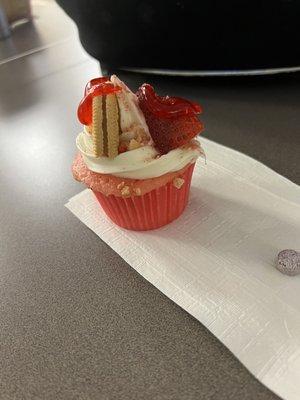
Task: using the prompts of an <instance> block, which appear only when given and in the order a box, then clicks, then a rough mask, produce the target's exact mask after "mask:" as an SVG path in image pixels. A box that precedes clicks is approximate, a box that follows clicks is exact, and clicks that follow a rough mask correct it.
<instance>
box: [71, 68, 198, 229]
mask: <svg viewBox="0 0 300 400" xmlns="http://www.w3.org/2000/svg"><path fill="white" fill-rule="evenodd" d="M200 112H201V108H200V106H199V105H198V104H196V103H194V102H192V101H188V100H185V99H182V98H179V97H169V96H165V97H160V96H158V95H157V94H156V93H155V91H154V89H153V87H152V86H150V85H148V84H143V85H142V86H141V87H140V88H139V89H138V91H137V93H136V94H134V93H132V92H131V91H130V89H129V88H128V87H127V86H126V85H125V84H124V83H123V82H122V81H121V80H119V79H118V78H117V77H116V76H115V75H113V76H112V77H111V78H106V77H102V78H96V79H93V80H91V81H90V82H89V83H88V84H87V86H86V88H85V92H84V97H83V99H82V101H81V103H80V104H79V107H78V118H79V121H80V122H81V123H82V124H83V132H81V133H80V134H79V135H78V136H77V139H76V145H77V148H78V150H79V152H78V154H77V155H76V157H75V160H74V162H73V166H72V172H73V176H74V178H75V179H76V180H78V181H80V182H82V183H84V184H85V185H86V186H87V187H89V188H90V189H91V190H92V191H93V193H94V195H95V196H96V198H97V200H98V201H99V203H100V205H101V207H102V209H103V210H104V211H105V213H106V214H107V215H108V217H109V218H110V219H111V220H112V221H113V222H114V223H115V224H117V225H119V226H121V227H122V228H126V229H131V230H141V231H142V230H150V229H156V228H159V227H161V226H163V225H166V224H168V223H170V222H171V221H173V220H175V219H176V218H178V217H179V216H180V215H181V213H182V212H183V211H184V209H185V207H186V205H187V202H188V198H189V192H190V184H191V178H192V174H193V169H194V165H195V162H196V160H197V158H198V157H199V156H200V155H203V151H202V149H201V146H200V144H199V142H198V141H197V140H195V139H194V138H195V136H196V135H198V134H199V133H200V132H201V131H202V130H203V125H202V123H201V122H200V121H199V119H198V114H199V113H200Z"/></svg>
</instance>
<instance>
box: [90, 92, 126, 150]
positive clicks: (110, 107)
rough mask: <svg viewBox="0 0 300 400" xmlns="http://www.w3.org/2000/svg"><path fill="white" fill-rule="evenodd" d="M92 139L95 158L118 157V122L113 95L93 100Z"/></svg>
mask: <svg viewBox="0 0 300 400" xmlns="http://www.w3.org/2000/svg"><path fill="white" fill-rule="evenodd" d="M92 113H93V119H92V138H93V151H94V154H95V156H96V157H100V156H105V157H109V158H114V157H116V156H117V155H118V148H119V137H120V122H119V107H118V101H117V97H116V95H115V94H108V95H106V96H96V97H94V98H93V108H92Z"/></svg>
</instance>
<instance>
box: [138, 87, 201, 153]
mask: <svg viewBox="0 0 300 400" xmlns="http://www.w3.org/2000/svg"><path fill="white" fill-rule="evenodd" d="M136 94H137V97H138V100H139V106H140V108H141V110H142V111H143V114H144V116H145V119H146V122H147V125H148V127H149V131H150V134H151V136H152V139H153V141H154V144H155V147H156V148H157V149H158V150H159V151H160V153H162V154H165V153H168V152H169V151H170V150H172V149H176V148H177V147H180V146H183V145H185V144H187V143H188V142H189V141H190V140H191V139H192V138H193V137H195V136H196V135H197V134H198V133H200V132H201V131H202V130H203V124H202V123H201V122H200V121H199V119H198V117H197V114H200V113H201V107H200V106H199V104H197V103H194V102H192V101H189V100H185V99H182V98H180V97H169V96H165V97H160V96H158V95H157V94H156V93H155V91H154V89H153V87H152V86H150V85H148V84H146V83H145V84H143V85H142V86H141V87H140V88H139V89H138V91H137V93H136Z"/></svg>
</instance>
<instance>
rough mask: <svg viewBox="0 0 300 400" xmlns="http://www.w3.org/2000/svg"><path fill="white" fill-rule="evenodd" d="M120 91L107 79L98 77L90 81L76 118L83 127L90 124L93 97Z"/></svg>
mask: <svg viewBox="0 0 300 400" xmlns="http://www.w3.org/2000/svg"><path fill="white" fill-rule="evenodd" d="M120 90H122V89H121V88H120V87H119V86H114V84H113V83H112V82H110V81H109V78H108V77H100V78H95V79H92V80H91V81H89V82H88V84H87V85H86V87H85V90H84V98H83V99H82V100H81V102H80V104H79V106H78V110H77V116H78V119H79V121H80V122H81V123H82V124H83V125H90V124H91V123H92V101H93V97H95V96H101V95H102V96H103V95H107V94H111V93H116V92H119V91H120Z"/></svg>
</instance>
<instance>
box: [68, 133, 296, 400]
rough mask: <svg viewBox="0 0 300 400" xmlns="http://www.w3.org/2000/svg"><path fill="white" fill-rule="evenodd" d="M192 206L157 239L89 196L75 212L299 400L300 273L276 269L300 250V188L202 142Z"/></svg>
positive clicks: (271, 383)
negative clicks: (122, 223) (111, 216)
mask: <svg viewBox="0 0 300 400" xmlns="http://www.w3.org/2000/svg"><path fill="white" fill-rule="evenodd" d="M201 142H202V144H203V147H204V148H205V151H206V154H207V160H208V161H207V165H205V163H204V161H201V160H200V162H198V163H197V166H196V168H195V172H194V177H193V181H192V189H191V198H190V203H189V205H188V207H187V209H186V211H185V212H184V214H183V215H182V216H181V217H180V218H179V219H178V220H177V221H175V222H173V223H172V224H170V225H168V226H166V227H163V228H161V229H158V230H156V231H149V232H130V231H126V230H123V229H120V228H118V227H116V226H115V225H113V224H112V223H111V222H110V221H109V220H108V219H107V217H106V216H105V215H104V213H103V212H102V210H101V208H100V207H99V204H98V203H97V201H96V200H95V198H94V195H93V194H92V192H91V191H90V190H89V189H86V190H84V191H83V192H81V193H80V194H78V195H76V196H74V197H73V198H71V199H70V200H69V202H68V203H67V204H66V206H67V208H68V209H69V210H70V211H71V212H72V213H73V214H75V215H76V216H77V217H78V218H79V219H80V220H81V221H82V222H83V223H85V224H86V225H87V226H88V227H89V228H90V229H92V230H93V231H94V232H95V233H96V234H97V235H98V236H99V237H100V238H101V239H102V240H104V241H105V242H106V243H107V244H108V245H109V246H110V247H111V248H112V249H113V250H115V251H116V252H117V253H118V254H120V256H121V257H123V258H124V260H125V261H126V262H127V263H128V264H130V265H131V266H132V267H133V268H134V269H136V270H137V271H138V272H139V273H140V274H141V275H142V276H144V277H145V278H146V279H147V280H148V281H149V282H151V283H152V284H153V285H155V286H156V287H157V288H158V289H159V290H161V291H162V292H163V293H164V294H165V295H167V296H168V297H170V298H171V299H172V300H173V301H174V302H175V303H177V304H179V305H180V306H181V307H182V308H184V309H185V310H186V311H187V312H189V313H190V314H192V315H193V316H194V317H195V318H197V319H198V320H199V321H200V322H201V323H202V324H204V325H205V326H206V327H207V328H208V329H209V330H210V331H211V332H212V333H213V334H214V335H215V336H217V337H218V339H219V340H221V341H222V342H223V343H224V345H225V346H227V347H228V348H229V349H230V350H231V351H232V352H233V353H234V354H235V356H236V357H237V358H238V359H239V360H240V361H241V362H242V363H243V364H244V365H245V366H246V367H247V368H248V369H249V371H251V372H252V373H253V375H255V376H256V377H257V378H258V379H259V380H260V381H261V382H262V383H264V384H265V385H266V386H267V387H268V388H270V389H271V390H273V391H274V392H276V393H277V394H278V395H279V396H281V397H283V398H284V399H288V400H299V399H300V276H299V275H298V276H296V277H288V276H285V275H282V274H281V273H280V272H278V271H277V270H276V269H275V263H276V257H277V254H278V252H279V251H280V250H283V249H287V248H290V249H296V250H297V249H298V250H300V187H298V186H297V185H295V184H294V183H292V182H290V181H288V180H287V179H285V178H284V177H282V176H280V175H278V174H277V173H275V172H274V171H272V170H270V169H269V168H267V167H266V166H264V165H263V164H261V163H259V162H257V161H255V160H253V159H252V158H250V157H247V156H245V155H243V154H241V153H238V152H236V151H234V150H231V149H228V148H226V147H224V146H221V145H219V144H216V143H214V142H211V141H209V140H207V139H203V138H202V140H201Z"/></svg>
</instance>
